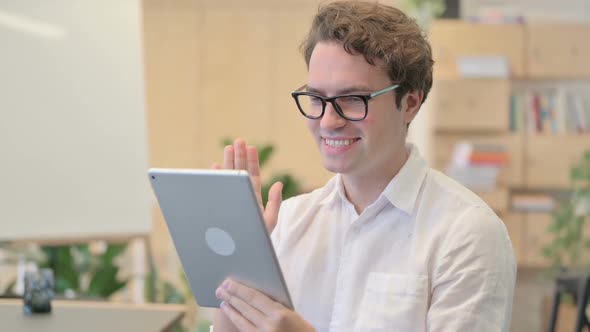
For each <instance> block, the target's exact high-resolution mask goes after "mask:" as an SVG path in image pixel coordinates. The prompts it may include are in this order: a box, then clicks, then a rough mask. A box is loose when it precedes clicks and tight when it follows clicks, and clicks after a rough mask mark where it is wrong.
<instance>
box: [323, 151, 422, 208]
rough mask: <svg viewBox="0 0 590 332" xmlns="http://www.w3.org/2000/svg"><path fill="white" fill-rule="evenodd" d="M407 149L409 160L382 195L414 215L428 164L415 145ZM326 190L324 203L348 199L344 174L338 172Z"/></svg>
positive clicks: (394, 204)
mask: <svg viewBox="0 0 590 332" xmlns="http://www.w3.org/2000/svg"><path fill="white" fill-rule="evenodd" d="M406 149H408V150H409V152H410V155H409V157H408V160H406V162H405V163H404V165H403V166H402V168H401V169H400V170H399V172H398V173H397V174H396V175H395V176H394V177H393V179H392V180H391V181H390V182H389V184H388V185H387V187H385V189H384V190H383V192H382V193H381V196H383V197H385V198H386V199H387V200H388V201H389V202H390V203H391V204H393V206H395V207H397V208H399V209H400V210H402V211H404V212H405V213H407V214H408V215H412V213H413V211H414V207H415V206H416V200H417V199H418V194H419V193H420V188H421V187H422V183H423V182H424V178H425V177H426V172H427V165H426V161H424V159H422V157H421V156H420V152H419V151H418V148H417V147H416V146H415V145H413V144H410V143H408V144H407V145H406ZM324 190H325V191H324V192H325V193H326V194H325V196H324V199H322V200H321V201H320V204H322V205H324V204H329V203H331V202H333V201H334V200H336V199H340V200H341V201H348V200H347V198H346V195H345V193H344V185H343V184H342V175H340V174H336V176H334V177H333V178H332V179H331V180H330V181H329V182H328V183H327V185H326V186H325V187H324ZM377 200H379V198H378V199H377Z"/></svg>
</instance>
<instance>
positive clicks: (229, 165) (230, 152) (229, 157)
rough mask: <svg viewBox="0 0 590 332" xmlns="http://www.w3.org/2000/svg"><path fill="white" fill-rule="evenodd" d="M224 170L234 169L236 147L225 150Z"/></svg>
mask: <svg viewBox="0 0 590 332" xmlns="http://www.w3.org/2000/svg"><path fill="white" fill-rule="evenodd" d="M223 168H224V169H234V146H233V145H228V146H226V147H225V148H224V149H223Z"/></svg>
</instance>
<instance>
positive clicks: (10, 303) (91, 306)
mask: <svg viewBox="0 0 590 332" xmlns="http://www.w3.org/2000/svg"><path fill="white" fill-rule="evenodd" d="M51 305H52V313H51V314H46V315H44V314H39V315H33V316H25V315H24V314H23V308H22V307H23V302H22V300H20V299H0V330H2V331H18V332H21V331H22V332H28V331H44V332H54V331H55V332H67V331H86V332H94V331H107V332H118V331H146V332H151V331H154V332H156V331H167V330H171V329H172V328H173V327H174V326H175V325H176V324H177V323H178V322H180V320H181V319H182V317H183V316H184V314H185V312H186V310H187V308H186V307H185V306H183V305H168V304H141V305H136V304H127V303H112V302H86V301H62V300H55V301H52V302H51Z"/></svg>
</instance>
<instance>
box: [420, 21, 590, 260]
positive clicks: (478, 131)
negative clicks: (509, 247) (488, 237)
mask: <svg viewBox="0 0 590 332" xmlns="http://www.w3.org/2000/svg"><path fill="white" fill-rule="evenodd" d="M587 36H590V25H588V24H578V23H576V24H569V23H531V24H483V23H481V24H480V23H473V22H466V21H460V20H438V21H435V22H434V23H433V25H432V27H431V30H430V32H429V39H430V42H431V44H432V48H433V55H434V60H435V69H434V71H435V72H434V76H435V82H434V86H433V91H432V103H433V104H431V108H432V109H433V114H432V117H433V120H432V123H433V127H434V128H433V135H434V137H433V139H432V142H433V151H434V153H433V156H432V157H433V166H434V167H435V168H438V169H440V170H442V171H447V172H448V171H450V168H449V164H450V163H451V161H452V160H453V159H454V158H455V157H453V153H454V151H455V147H456V146H457V144H458V143H460V142H469V143H471V144H472V145H473V146H478V145H479V146H484V147H485V146H487V147H496V148H498V149H500V150H501V151H502V152H503V153H505V154H506V156H507V161H506V162H505V163H504V164H503V165H501V166H499V167H498V174H497V178H496V184H495V185H494V186H493V187H489V188H485V189H483V190H482V189H481V188H480V189H474V191H475V192H476V193H477V194H479V195H480V197H482V199H484V200H485V201H486V202H487V203H488V204H489V205H490V206H491V207H492V208H493V209H494V210H495V211H496V212H497V214H498V215H499V216H500V217H501V218H502V220H503V221H504V222H505V224H506V227H507V229H508V232H509V233H510V237H511V239H512V242H513V245H514V249H515V251H516V254H517V259H518V263H519V265H521V266H532V267H543V266H546V265H547V264H548V262H547V261H546V260H545V258H544V257H543V256H542V255H541V248H542V247H543V246H544V245H545V244H546V243H547V242H548V241H550V239H551V235H550V234H548V233H547V231H546V228H547V225H549V223H550V222H551V212H550V211H548V210H544V211H543V210H542V209H541V210H540V211H539V210H536V211H532V210H535V209H531V210H530V211H529V210H526V209H522V208H520V209H518V208H513V203H514V202H513V200H514V199H515V198H518V197H521V198H523V199H524V201H520V202H521V203H522V202H524V203H527V202H533V203H534V202H545V201H546V199H545V198H546V197H550V198H551V197H552V196H551V195H553V193H554V192H560V191H561V192H563V191H566V190H568V187H569V169H570V167H571V165H572V163H573V162H575V161H577V160H578V159H579V158H580V156H581V155H582V153H583V152H584V151H586V150H589V149H590V66H589V65H588V64H587V59H590V45H589V44H587V43H586V42H585V40H587V38H586V37H587ZM478 56H501V57H502V58H503V59H505V61H506V63H507V65H508V67H509V71H510V76H509V77H494V78H465V77H462V76H461V74H460V73H459V70H458V65H457V63H458V60H461V59H462V58H464V57H478ZM450 173H451V174H452V172H450ZM529 198H530V200H529V201H527V199H529ZM520 206H521V207H522V206H526V204H521V205H520ZM588 227H589V232H590V226H588Z"/></svg>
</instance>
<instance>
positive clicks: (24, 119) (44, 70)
mask: <svg viewBox="0 0 590 332" xmlns="http://www.w3.org/2000/svg"><path fill="white" fill-rule="evenodd" d="M141 41H142V34H141V7H140V1H139V0H125V1H117V0H108V1H91V0H85V1H76V0H55V1H33V0H2V1H0V240H11V239H30V238H33V239H34V238H43V239H45V238H58V239H64V238H79V237H91V238H92V237H99V236H103V235H104V236H113V235H115V236H120V235H131V234H142V233H147V232H149V230H150V228H151V202H152V201H151V196H150V195H151V193H150V189H149V185H148V183H147V177H146V175H145V174H146V173H145V172H146V169H147V167H148V158H147V138H146V129H145V128H146V124H145V122H146V119H145V111H144V108H145V105H144V83H143V61H142V58H143V56H142V53H143V50H142V42H141Z"/></svg>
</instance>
